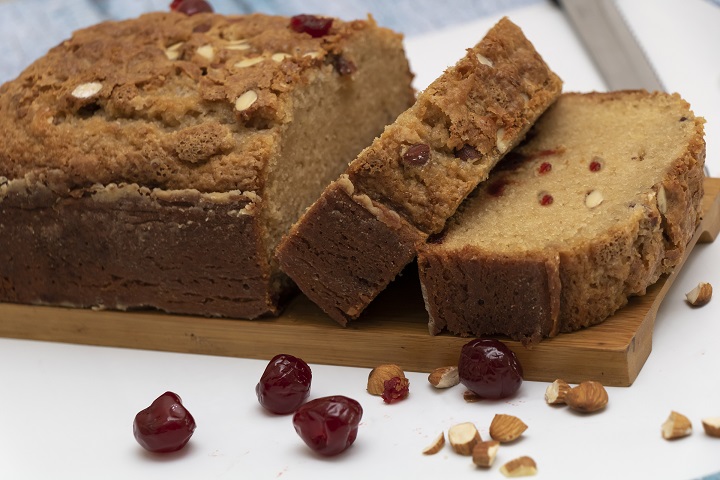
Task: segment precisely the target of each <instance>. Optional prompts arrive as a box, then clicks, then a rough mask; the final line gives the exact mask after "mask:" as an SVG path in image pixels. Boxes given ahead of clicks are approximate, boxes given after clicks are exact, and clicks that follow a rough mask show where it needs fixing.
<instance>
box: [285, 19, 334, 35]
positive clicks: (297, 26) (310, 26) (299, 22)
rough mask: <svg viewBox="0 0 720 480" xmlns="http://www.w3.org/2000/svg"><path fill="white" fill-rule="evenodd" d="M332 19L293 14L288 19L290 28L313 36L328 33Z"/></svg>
mask: <svg viewBox="0 0 720 480" xmlns="http://www.w3.org/2000/svg"><path fill="white" fill-rule="evenodd" d="M332 24H333V19H332V18H329V17H318V16H316V15H295V16H294V17H292V18H291V19H290V28H291V29H292V30H293V31H295V32H298V33H307V34H308V35H310V36H311V37H313V38H318V37H322V36H325V35H327V34H328V32H329V31H330V27H332Z"/></svg>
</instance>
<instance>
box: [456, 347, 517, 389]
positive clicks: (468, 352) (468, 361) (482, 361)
mask: <svg viewBox="0 0 720 480" xmlns="http://www.w3.org/2000/svg"><path fill="white" fill-rule="evenodd" d="M458 374H459V376H460V382H461V383H462V384H463V385H465V386H466V387H467V388H468V390H470V391H471V392H474V393H476V394H477V395H479V396H480V397H482V398H488V399H499V398H505V397H509V396H510V395H512V394H514V393H515V392H517V391H518V389H519V388H520V385H521V384H522V375H523V371H522V366H521V365H520V362H519V361H518V359H517V357H516V356H515V353H514V352H513V351H512V350H510V349H509V348H508V347H507V345H505V344H504V343H502V342H501V341H499V340H495V339H477V340H473V341H471V342H469V343H467V344H465V345H464V346H463V348H462V351H461V353H460V361H459V362H458Z"/></svg>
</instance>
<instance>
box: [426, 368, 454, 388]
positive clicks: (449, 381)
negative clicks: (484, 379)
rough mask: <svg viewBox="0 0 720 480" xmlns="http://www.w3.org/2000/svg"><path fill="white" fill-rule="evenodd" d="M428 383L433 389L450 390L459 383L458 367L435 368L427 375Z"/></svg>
mask: <svg viewBox="0 0 720 480" xmlns="http://www.w3.org/2000/svg"><path fill="white" fill-rule="evenodd" d="M428 382H430V385H432V386H433V387H435V388H450V387H454V386H455V385H457V384H458V383H460V375H459V374H458V367H457V366H452V367H440V368H436V369H435V370H433V371H432V372H430V375H428Z"/></svg>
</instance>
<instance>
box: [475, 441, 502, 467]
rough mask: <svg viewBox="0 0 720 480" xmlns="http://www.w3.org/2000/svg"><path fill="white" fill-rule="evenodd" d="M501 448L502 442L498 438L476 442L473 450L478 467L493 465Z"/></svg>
mask: <svg viewBox="0 0 720 480" xmlns="http://www.w3.org/2000/svg"><path fill="white" fill-rule="evenodd" d="M499 448H500V442H498V441H497V440H486V441H484V442H478V443H476V444H475V447H474V448H473V451H472V459H473V463H474V464H475V465H477V466H478V467H485V468H488V467H492V464H493V462H494V461H495V457H496V456H497V452H498V449H499Z"/></svg>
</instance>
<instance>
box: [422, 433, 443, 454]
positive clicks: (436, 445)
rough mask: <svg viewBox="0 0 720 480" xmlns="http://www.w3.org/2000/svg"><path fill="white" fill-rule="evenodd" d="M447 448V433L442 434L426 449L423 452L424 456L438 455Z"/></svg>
mask: <svg viewBox="0 0 720 480" xmlns="http://www.w3.org/2000/svg"><path fill="white" fill-rule="evenodd" d="M444 446H445V433H443V432H440V435H438V436H437V437H436V438H435V440H433V442H432V443H431V444H430V445H428V446H427V447H425V449H424V450H423V452H422V453H423V455H435V454H436V453H438V452H439V451H440V450H442V448H443V447H444Z"/></svg>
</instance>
